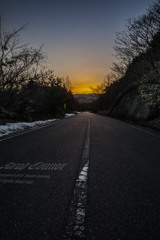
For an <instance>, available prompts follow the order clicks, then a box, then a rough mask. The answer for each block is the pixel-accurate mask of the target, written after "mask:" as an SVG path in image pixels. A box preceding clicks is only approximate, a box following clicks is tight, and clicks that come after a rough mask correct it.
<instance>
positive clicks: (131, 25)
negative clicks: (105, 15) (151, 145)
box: [91, 0, 160, 117]
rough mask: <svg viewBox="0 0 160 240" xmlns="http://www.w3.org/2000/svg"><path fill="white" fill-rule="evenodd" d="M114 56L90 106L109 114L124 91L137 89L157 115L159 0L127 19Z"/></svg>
mask: <svg viewBox="0 0 160 240" xmlns="http://www.w3.org/2000/svg"><path fill="white" fill-rule="evenodd" d="M114 56H115V59H116V60H115V62H114V63H113V65H112V67H111V73H110V74H108V76H107V77H106V80H105V84H106V85H105V84H104V82H103V83H102V85H101V87H102V91H101V94H99V98H98V100H97V101H96V102H95V103H94V104H93V105H92V108H91V109H92V110H93V111H95V112H98V113H101V114H106V115H110V114H111V112H112V110H113V108H114V107H115V105H116V104H117V103H118V102H119V101H120V99H121V98H122V97H123V96H124V95H125V93H126V92H129V91H131V90H132V89H135V88H136V89H137V91H138V94H139V95H140V96H141V97H142V98H143V99H144V101H145V102H146V104H147V105H148V107H149V108H150V109H152V112H154V114H153V115H152V116H154V117H158V116H160V0H158V1H156V2H155V3H154V4H152V5H151V6H150V7H149V8H148V9H147V11H146V13H145V14H144V15H142V16H139V17H138V18H130V19H128V21H127V24H126V25H125V27H124V30H123V31H121V32H118V33H116V39H115V47H114ZM98 89H100V86H98V87H97V90H98ZM152 90H153V91H152ZM95 91H96V89H95Z"/></svg>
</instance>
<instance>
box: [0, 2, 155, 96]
mask: <svg viewBox="0 0 160 240" xmlns="http://www.w3.org/2000/svg"><path fill="white" fill-rule="evenodd" d="M153 2H154V1H153V0H81V1H80V0H78V1H76V0H52V1H51V0H25V1H24V0H0V11H1V12H2V18H3V19H4V26H5V28H7V30H9V29H13V28H15V27H20V26H22V25H23V24H25V23H28V28H27V29H26V30H25V31H24V32H23V33H22V39H23V40H24V42H25V43H26V42H27V43H28V42H29V43H31V46H33V47H38V46H40V45H41V44H43V43H44V51H45V52H46V53H47V55H48V57H49V61H50V64H51V66H52V67H53V69H54V71H55V75H56V76H59V77H64V78H65V77H66V76H67V75H69V77H70V80H71V83H72V86H73V90H74V93H89V91H90V86H92V87H93V86H95V85H97V84H100V83H101V82H102V81H103V79H104V76H106V75H107V73H109V71H110V66H111V64H112V62H113V56H112V54H113V53H114V52H113V46H114V40H115V32H119V31H121V30H122V28H123V26H124V25H125V23H126V19H128V18H130V17H137V16H138V15H141V14H143V13H145V12H146V9H147V8H148V6H149V5H150V4H152V3H153Z"/></svg>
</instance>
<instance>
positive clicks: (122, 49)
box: [111, 0, 160, 77]
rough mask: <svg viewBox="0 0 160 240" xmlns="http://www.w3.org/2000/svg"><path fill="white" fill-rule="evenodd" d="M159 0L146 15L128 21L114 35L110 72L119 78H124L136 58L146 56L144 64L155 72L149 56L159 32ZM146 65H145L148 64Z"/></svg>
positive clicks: (154, 64)
mask: <svg viewBox="0 0 160 240" xmlns="http://www.w3.org/2000/svg"><path fill="white" fill-rule="evenodd" d="M159 19H160V0H158V1H157V2H156V3H154V4H153V5H152V6H151V7H150V8H149V9H148V11H147V13H146V14H144V15H142V16H139V17H138V18H131V19H129V20H128V22H127V24H126V26H125V30H124V31H122V32H119V33H116V40H115V43H116V44H115V47H114V50H115V57H116V59H117V61H116V62H115V63H113V66H112V68H111V69H112V70H113V71H114V72H115V73H116V74H117V75H118V76H119V77H122V76H124V74H125V72H126V70H127V68H128V66H129V65H130V64H131V63H132V61H133V59H135V58H136V57H138V56H140V55H142V54H146V53H147V55H146V57H145V58H144V61H145V64H146V62H148V63H149V64H150V66H151V68H152V69H154V70H156V67H157V63H156V62H155V59H154V56H153V55H151V51H150V55H149V54H148V53H149V50H150V49H151V48H152V45H153V40H154V38H155V35H156V34H157V33H158V32H159V31H160V20H159ZM148 63H147V64H148Z"/></svg>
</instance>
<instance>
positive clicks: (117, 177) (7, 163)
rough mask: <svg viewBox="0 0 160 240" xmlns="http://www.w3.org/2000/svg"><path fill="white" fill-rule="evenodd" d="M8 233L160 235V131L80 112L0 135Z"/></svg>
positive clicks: (0, 189) (40, 239)
mask: <svg viewBox="0 0 160 240" xmlns="http://www.w3.org/2000/svg"><path fill="white" fill-rule="evenodd" d="M0 239H1V240H14V239H15V240H30V239H33V240H54V239H55V240H57V239H62V240H63V239H68V240H69V239H73V240H74V239H87V240H92V239H93V240H94V239H95V240H143V239H145V240H159V239H160V135H159V134H158V133H156V132H154V131H151V130H148V129H145V128H142V127H137V126H135V125H131V124H128V123H125V122H122V121H119V120H115V119H112V118H109V117H104V116H100V115H96V114H92V113H87V112H85V113H81V114H78V115H76V116H74V117H71V118H67V119H62V120H60V121H56V122H54V123H52V124H49V125H47V126H44V127H40V128H36V129H30V130H26V131H24V132H20V133H16V134H13V135H11V136H7V137H3V138H1V139H0Z"/></svg>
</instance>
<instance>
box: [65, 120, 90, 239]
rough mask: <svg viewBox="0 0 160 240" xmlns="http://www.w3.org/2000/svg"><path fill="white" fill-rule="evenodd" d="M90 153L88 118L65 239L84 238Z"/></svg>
mask: <svg viewBox="0 0 160 240" xmlns="http://www.w3.org/2000/svg"><path fill="white" fill-rule="evenodd" d="M89 155H90V120H89V119H88V120H87V133H86V139H85V144H84V148H83V152H82V158H81V162H83V163H84V166H83V168H82V170H81V171H80V173H79V175H78V178H77V180H76V184H75V188H74V193H73V199H72V201H71V207H70V213H69V218H68V223H67V225H66V228H65V234H64V235H65V236H64V237H65V238H66V239H77V238H78V239H82V238H83V239H85V225H84V223H85V216H86V202H87V190H88V170H89Z"/></svg>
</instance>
